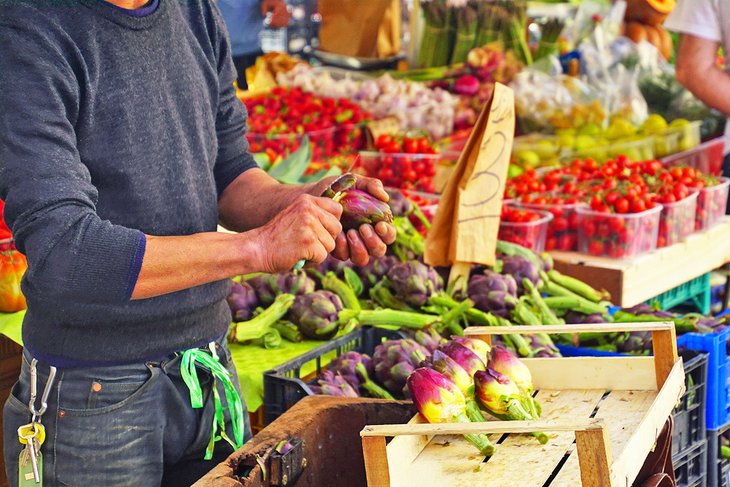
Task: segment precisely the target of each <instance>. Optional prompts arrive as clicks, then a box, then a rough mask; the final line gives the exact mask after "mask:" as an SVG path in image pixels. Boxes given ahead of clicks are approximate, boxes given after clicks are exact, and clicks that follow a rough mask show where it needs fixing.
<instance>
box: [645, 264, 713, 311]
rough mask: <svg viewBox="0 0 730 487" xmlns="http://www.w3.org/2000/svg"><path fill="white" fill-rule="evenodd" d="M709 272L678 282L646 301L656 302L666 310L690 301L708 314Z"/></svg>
mask: <svg viewBox="0 0 730 487" xmlns="http://www.w3.org/2000/svg"><path fill="white" fill-rule="evenodd" d="M711 294H712V289H711V288H710V273H709V272H708V273H707V274H702V275H701V276H699V277H695V278H694V279H692V280H691V281H687V282H685V283H684V284H680V285H679V286H677V287H675V288H674V289H670V290H669V291H666V292H663V293H662V294H660V295H659V296H657V297H655V298H652V299H650V300H649V301H647V302H648V303H649V304H654V303H657V304H658V305H659V307H660V308H661V309H664V310H667V309H671V308H674V307H675V306H679V305H680V304H684V303H687V302H691V303H692V304H694V306H695V307H696V308H697V311H699V312H700V313H702V314H703V315H708V314H710V306H711V304H712V303H711Z"/></svg>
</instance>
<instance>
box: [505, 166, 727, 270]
mask: <svg viewBox="0 0 730 487" xmlns="http://www.w3.org/2000/svg"><path fill="white" fill-rule="evenodd" d="M726 183H728V184H726ZM728 186H730V182H729V181H725V180H724V179H720V178H716V177H714V176H707V175H703V174H701V173H699V172H698V171H697V170H696V169H694V168H692V167H672V168H665V167H663V166H662V164H661V163H660V162H659V161H656V160H648V161H644V162H635V161H631V160H630V159H629V158H627V157H624V156H619V157H617V158H616V160H609V161H607V162H606V163H604V164H602V165H599V164H597V163H596V161H595V160H593V159H585V160H580V159H576V160H574V161H573V162H572V163H571V164H570V165H569V166H565V167H562V168H557V169H553V170H549V171H544V172H542V173H540V174H538V173H537V172H536V171H527V172H525V173H523V174H521V175H520V176H517V177H515V178H513V179H511V180H509V181H508V183H507V187H506V193H505V197H506V198H511V199H513V204H516V205H525V207H526V208H544V209H546V210H548V211H550V212H551V213H552V214H553V220H552V221H550V222H549V223H548V230H547V232H548V234H547V240H546V244H545V248H546V249H548V250H553V249H558V250H574V249H576V248H577V249H578V250H579V251H580V252H583V253H588V254H590V255H596V256H607V257H614V258H622V257H634V256H636V255H639V254H641V253H645V252H649V251H651V250H653V249H654V248H656V247H664V246H666V245H672V244H674V243H677V242H681V241H682V240H684V239H685V238H686V237H687V236H688V235H689V234H691V233H692V232H693V231H694V230H695V229H698V230H704V229H706V228H709V227H707V226H706V225H704V222H705V220H707V219H708V218H709V220H710V221H712V222H713V224H714V223H716V222H717V221H718V218H719V217H721V216H722V215H723V214H724V211H725V210H724V208H725V206H726V203H727V197H726V193H727V188H728ZM695 207H696V208H697V210H696V211H695V209H694V208H695ZM709 215H713V216H712V217H710V216H709ZM713 218H714V219H713ZM572 237H575V238H574V239H573V238H572ZM560 238H562V239H563V240H562V242H561V241H560Z"/></svg>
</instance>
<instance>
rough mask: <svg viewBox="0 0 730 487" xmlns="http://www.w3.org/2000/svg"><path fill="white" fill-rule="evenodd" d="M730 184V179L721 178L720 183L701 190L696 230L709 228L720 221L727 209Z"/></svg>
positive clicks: (698, 200)
mask: <svg viewBox="0 0 730 487" xmlns="http://www.w3.org/2000/svg"><path fill="white" fill-rule="evenodd" d="M728 186H730V179H729V178H720V184H718V185H716V186H709V187H707V188H703V189H701V190H700V192H699V193H700V194H699V196H698V197H697V218H696V220H695V230H697V231H702V230H707V229H708V228H712V227H714V226H715V225H716V224H717V223H719V222H720V220H721V219H722V217H723V215H725V210H726V209H727V196H728Z"/></svg>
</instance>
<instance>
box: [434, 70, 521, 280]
mask: <svg viewBox="0 0 730 487" xmlns="http://www.w3.org/2000/svg"><path fill="white" fill-rule="evenodd" d="M514 131H515V112H514V93H513V92H512V89H510V88H508V87H507V86H504V85H502V84H500V83H496V84H495V87H494V93H493V95H492V99H491V100H490V101H489V102H488V103H487V104H486V105H485V106H484V108H483V109H482V112H481V113H480V114H479V118H478V119H477V123H476V125H475V126H474V129H473V130H472V132H471V135H470V136H469V139H468V141H467V143H466V146H465V147H464V150H463V152H462V153H461V155H460V156H459V161H458V162H457V164H456V168H455V169H454V174H453V175H452V176H451V179H450V180H449V183H448V185H447V186H446V189H445V190H444V192H443V194H442V196H441V201H440V203H439V206H438V210H437V211H436V217H435V219H434V222H433V226H432V227H431V231H430V232H429V235H428V238H427V240H426V254H425V259H426V263H428V264H429V265H432V266H448V265H451V266H452V279H450V280H453V278H454V277H456V276H458V275H464V272H466V273H467V275H468V268H469V266H470V265H471V264H473V263H476V264H484V265H492V264H494V262H495V260H496V258H495V254H496V245H497V235H498V233H499V220H500V216H501V212H502V195H503V194H504V187H505V182H506V180H507V168H508V166H509V161H510V154H511V152H512V141H513V139H514Z"/></svg>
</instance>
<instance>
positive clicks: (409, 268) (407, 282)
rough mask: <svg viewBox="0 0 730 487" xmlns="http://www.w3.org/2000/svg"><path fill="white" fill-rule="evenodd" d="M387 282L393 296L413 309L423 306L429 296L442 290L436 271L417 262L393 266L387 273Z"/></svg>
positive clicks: (439, 277) (441, 283)
mask: <svg viewBox="0 0 730 487" xmlns="http://www.w3.org/2000/svg"><path fill="white" fill-rule="evenodd" d="M388 280H389V281H390V286H391V288H392V289H393V292H394V294H395V296H396V297H397V298H398V299H400V300H401V301H403V302H404V303H406V304H408V305H410V306H413V307H415V308H420V307H421V306H423V305H425V304H426V302H427V301H428V298H430V297H431V295H433V294H434V293H436V292H438V291H440V290H441V289H442V288H443V281H442V280H441V276H439V275H438V273H437V272H436V270H435V269H433V268H432V267H429V266H427V265H426V264H423V263H421V262H418V261H417V260H412V261H409V262H406V263H397V264H395V265H394V266H393V267H391V268H390V270H389V271H388Z"/></svg>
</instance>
